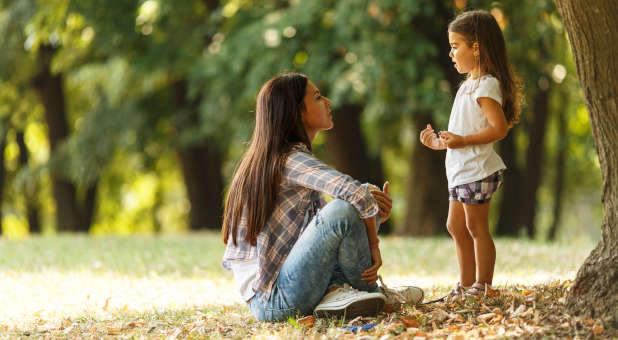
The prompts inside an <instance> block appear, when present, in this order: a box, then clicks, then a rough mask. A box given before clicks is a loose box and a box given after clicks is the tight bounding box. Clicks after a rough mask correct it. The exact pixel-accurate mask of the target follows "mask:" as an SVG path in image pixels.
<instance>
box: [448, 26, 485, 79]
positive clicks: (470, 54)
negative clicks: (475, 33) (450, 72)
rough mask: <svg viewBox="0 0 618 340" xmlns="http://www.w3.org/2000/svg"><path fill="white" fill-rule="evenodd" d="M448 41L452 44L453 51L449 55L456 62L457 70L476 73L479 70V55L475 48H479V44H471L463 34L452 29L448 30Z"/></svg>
mask: <svg viewBox="0 0 618 340" xmlns="http://www.w3.org/2000/svg"><path fill="white" fill-rule="evenodd" d="M448 42H449V44H450V45H451V51H450V52H449V54H448V55H449V57H451V60H452V61H453V63H455V68H456V69H457V72H459V73H472V75H475V74H476V71H477V70H476V68H477V63H476V59H477V57H476V56H475V55H474V53H475V48H476V49H477V50H478V48H477V46H478V44H477V43H474V45H472V46H470V45H469V44H468V41H467V40H466V38H465V37H464V36H463V35H461V34H459V33H456V32H451V31H449V32H448ZM477 53H478V52H477Z"/></svg>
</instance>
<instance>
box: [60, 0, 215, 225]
mask: <svg viewBox="0 0 618 340" xmlns="http://www.w3.org/2000/svg"><path fill="white" fill-rule="evenodd" d="M101 6H103V7H106V8H108V9H109V10H106V11H101V10H100V8H101ZM72 8H73V9H75V10H76V11H78V12H79V13H81V14H82V15H84V16H85V17H86V18H87V19H88V20H89V22H91V23H92V24H93V26H94V28H95V31H96V37H95V45H96V46H97V49H98V50H99V51H101V53H102V54H104V55H109V56H123V57H124V58H127V60H128V61H129V62H130V63H131V65H132V66H134V67H136V68H137V69H138V70H139V72H140V73H143V74H147V73H155V74H157V73H158V74H160V75H162V77H163V79H164V81H163V82H162V83H160V84H158V85H157V89H156V90H155V91H153V92H151V94H149V95H145V96H144V97H143V98H144V99H146V98H150V99H152V98H153V97H152V96H153V95H156V96H158V97H159V98H157V99H156V100H154V101H151V100H139V101H138V103H139V104H140V106H141V108H140V110H139V111H140V112H142V113H143V114H145V115H146V116H149V117H146V118H145V119H146V120H149V121H151V122H152V123H151V124H147V125H144V126H143V127H144V128H145V129H147V130H148V129H153V128H155V129H156V128H157V127H158V126H160V125H161V122H165V124H166V125H167V124H169V125H168V126H169V127H171V129H172V131H171V133H167V134H165V135H164V136H166V137H167V138H169V143H170V144H171V145H173V147H174V148H175V150H176V154H177V157H178V160H179V164H180V167H181V169H182V172H183V175H184V176H183V178H184V183H185V188H186V192H187V196H188V199H189V202H190V207H191V208H190V211H189V220H190V221H189V226H190V228H191V229H193V230H196V229H201V228H214V229H217V228H219V227H220V218H221V206H222V204H221V202H222V192H223V181H222V177H221V167H222V159H223V153H222V150H224V149H225V145H226V142H225V140H217V139H216V137H215V136H214V134H209V131H205V130H209V129H211V130H213V131H216V132H219V131H218V130H219V129H218V128H217V126H216V125H214V126H213V127H211V126H210V125H211V122H209V121H207V120H206V121H205V120H202V119H200V111H201V109H202V106H201V105H202V99H201V94H200V91H201V90H197V89H196V88H194V87H193V86H192V85H191V77H192V75H191V73H192V72H193V71H194V68H195V63H196V62H197V61H199V57H200V56H201V54H202V52H203V50H204V46H207V45H208V44H209V42H210V41H211V39H212V38H213V35H214V33H215V32H216V31H217V29H218V26H219V25H220V24H221V23H220V21H219V18H220V8H219V2H218V1H189V2H183V3H178V2H174V1H154V0H149V1H143V2H141V3H139V4H138V3H135V2H134V1H115V2H114V5H113V6H111V7H109V6H108V4H107V3H106V2H105V1H91V2H88V3H84V2H74V3H72ZM128 13H129V15H127V14H128ZM203 90H204V91H206V90H207V89H203ZM159 111H162V112H159ZM155 112H157V113H155ZM153 115H155V116H156V117H153ZM139 133H140V134H142V135H144V136H148V135H151V136H153V135H159V136H160V134H156V133H155V134H153V133H152V132H149V131H139Z"/></svg>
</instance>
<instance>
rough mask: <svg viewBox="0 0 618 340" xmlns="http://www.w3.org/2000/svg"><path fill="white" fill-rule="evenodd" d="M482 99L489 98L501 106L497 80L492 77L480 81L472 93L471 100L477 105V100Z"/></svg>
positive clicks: (500, 92)
mask: <svg viewBox="0 0 618 340" xmlns="http://www.w3.org/2000/svg"><path fill="white" fill-rule="evenodd" d="M483 97H487V98H491V99H493V100H495V101H497V102H498V104H500V105H502V91H501V90H500V82H499V81H498V79H496V78H494V77H485V78H483V79H481V81H480V83H479V86H478V88H477V89H476V91H474V94H473V98H474V101H475V102H477V103H478V99H479V98H483Z"/></svg>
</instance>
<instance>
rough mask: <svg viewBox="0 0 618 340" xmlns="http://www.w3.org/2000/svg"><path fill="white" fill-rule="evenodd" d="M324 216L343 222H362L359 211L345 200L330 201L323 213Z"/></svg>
mask: <svg viewBox="0 0 618 340" xmlns="http://www.w3.org/2000/svg"><path fill="white" fill-rule="evenodd" d="M321 214H322V215H323V216H328V218H330V219H341V220H351V221H354V222H356V221H360V215H359V214H358V210H356V208H355V207H354V206H353V205H352V204H350V203H349V202H346V201H344V200H340V199H334V200H332V201H330V202H329V203H328V204H327V205H326V206H325V207H324V208H323V209H322V211H321Z"/></svg>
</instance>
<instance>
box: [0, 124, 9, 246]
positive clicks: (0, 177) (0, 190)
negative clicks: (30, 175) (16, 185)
mask: <svg viewBox="0 0 618 340" xmlns="http://www.w3.org/2000/svg"><path fill="white" fill-rule="evenodd" d="M6 133H7V131H6V130H5V129H2V130H0V236H1V235H2V200H3V198H4V178H5V177H6V168H5V167H4V149H5V148H6Z"/></svg>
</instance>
